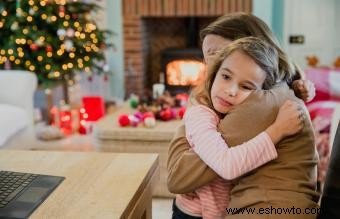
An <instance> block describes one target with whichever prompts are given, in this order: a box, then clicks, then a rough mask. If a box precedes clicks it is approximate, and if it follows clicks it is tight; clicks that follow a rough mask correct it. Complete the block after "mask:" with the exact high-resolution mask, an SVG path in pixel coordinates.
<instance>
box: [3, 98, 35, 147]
mask: <svg viewBox="0 0 340 219" xmlns="http://www.w3.org/2000/svg"><path fill="white" fill-rule="evenodd" d="M28 124H29V119H28V115H27V113H26V111H25V110H24V109H22V108H20V107H17V106H12V105H9V104H0V146H2V145H3V144H4V143H5V142H6V141H7V140H8V139H9V138H10V137H12V136H13V135H15V134H16V133H17V132H18V131H20V130H21V129H23V128H25V127H26V126H27V125H28Z"/></svg>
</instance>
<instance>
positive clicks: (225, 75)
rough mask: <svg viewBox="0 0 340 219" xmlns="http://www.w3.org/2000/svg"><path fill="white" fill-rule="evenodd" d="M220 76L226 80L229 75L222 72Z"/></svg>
mask: <svg viewBox="0 0 340 219" xmlns="http://www.w3.org/2000/svg"><path fill="white" fill-rule="evenodd" d="M222 78H223V79H224V80H228V79H229V78H230V77H229V75H227V74H222Z"/></svg>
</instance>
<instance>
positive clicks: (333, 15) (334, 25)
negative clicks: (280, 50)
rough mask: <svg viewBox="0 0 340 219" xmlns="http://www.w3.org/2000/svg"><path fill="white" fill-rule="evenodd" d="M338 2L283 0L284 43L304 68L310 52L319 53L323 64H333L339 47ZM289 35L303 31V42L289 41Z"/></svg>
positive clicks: (300, 33)
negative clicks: (294, 42)
mask: <svg viewBox="0 0 340 219" xmlns="http://www.w3.org/2000/svg"><path fill="white" fill-rule="evenodd" d="M339 6H340V3H339V1H337V0H285V1H284V7H285V9H284V31H283V32H284V34H283V35H284V38H283V39H284V47H285V49H286V51H287V53H288V54H289V55H290V57H291V58H292V59H293V60H294V61H295V62H296V63H298V64H299V65H300V66H301V67H302V68H303V69H304V68H306V66H307V62H306V56H309V55H316V56H317V57H318V58H319V60H320V63H319V64H321V65H327V66H330V65H332V63H333V61H334V59H335V57H336V56H335V54H336V53H337V51H338V52H339V51H340V48H339V47H340V45H339V42H340V41H339V37H338V34H339V32H340V31H339V18H340V15H339V14H338V13H337V11H338V10H337V9H339ZM290 35H304V37H305V42H304V44H290V43H289V42H288V40H289V36H290ZM339 54H340V53H339Z"/></svg>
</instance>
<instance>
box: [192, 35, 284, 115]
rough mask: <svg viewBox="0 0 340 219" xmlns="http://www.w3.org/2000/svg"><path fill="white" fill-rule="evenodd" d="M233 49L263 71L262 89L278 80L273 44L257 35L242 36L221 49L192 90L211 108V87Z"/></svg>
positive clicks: (277, 67)
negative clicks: (264, 74) (203, 77)
mask: <svg viewBox="0 0 340 219" xmlns="http://www.w3.org/2000/svg"><path fill="white" fill-rule="evenodd" d="M235 51H240V52H242V53H243V54H245V55H247V56H249V57H250V58H251V59H252V60H253V61H254V62H255V63H256V64H257V65H258V66H259V67H260V68H261V69H262V70H263V71H264V72H265V73H266V78H265V80H264V83H263V85H262V89H270V88H272V87H273V86H274V85H275V84H276V82H277V81H278V80H280V72H279V62H278V60H279V57H278V53H277V50H276V49H275V47H274V46H272V45H270V44H269V43H267V42H266V41H264V40H262V39H260V38H257V37H244V38H240V39H238V40H235V41H233V42H231V43H230V44H229V45H228V46H226V47H225V48H223V49H221V50H220V51H218V52H217V54H216V55H215V56H214V58H213V60H212V62H210V63H209V65H208V68H207V72H206V75H205V79H204V80H203V81H201V83H200V84H199V85H198V86H197V87H196V88H195V89H194V90H193V93H192V94H193V97H194V99H195V100H196V101H197V102H198V103H200V104H203V105H206V106H208V107H209V108H211V109H213V106H212V101H211V94H210V92H211V88H212V85H213V83H214V80H215V77H216V74H217V72H218V71H219V69H220V67H221V65H222V63H223V61H224V60H225V59H226V58H227V57H228V56H229V55H231V54H232V53H233V52H235Z"/></svg>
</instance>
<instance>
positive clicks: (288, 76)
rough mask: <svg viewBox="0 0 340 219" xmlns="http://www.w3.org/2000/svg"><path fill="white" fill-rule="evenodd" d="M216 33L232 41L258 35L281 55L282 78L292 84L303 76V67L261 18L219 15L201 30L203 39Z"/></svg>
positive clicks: (280, 72) (243, 15)
mask: <svg viewBox="0 0 340 219" xmlns="http://www.w3.org/2000/svg"><path fill="white" fill-rule="evenodd" d="M209 34H215V35H218V36H221V37H223V38H226V39H229V40H231V41H234V40H237V39H240V38H243V37H249V36H252V37H257V38H260V39H262V40H264V41H266V42H267V43H269V44H270V45H272V46H273V47H274V48H275V49H276V50H277V52H278V55H279V76H280V79H281V80H285V81H287V83H288V84H290V83H291V82H292V81H293V80H296V79H300V78H302V77H303V75H304V74H303V72H302V71H301V69H300V68H299V67H298V66H297V65H295V64H294V63H293V62H291V61H290V60H289V58H288V56H287V55H286V53H285V52H283V50H282V49H281V48H280V46H279V43H278V40H277V39H276V37H275V36H274V34H273V32H272V31H271V30H270V28H269V27H268V26H267V24H266V23H265V22H263V21H262V20H261V19H260V18H258V17H256V16H254V15H252V14H247V13H242V12H241V13H233V14H227V15H224V16H221V17H219V18H218V19H217V20H216V21H214V22H212V23H211V24H209V25H208V26H207V27H206V28H204V29H203V30H201V32H200V37H201V40H202V41H203V39H204V38H205V37H206V36H207V35H209Z"/></svg>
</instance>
